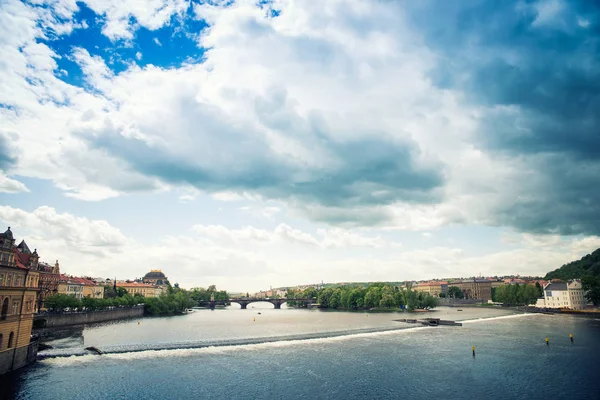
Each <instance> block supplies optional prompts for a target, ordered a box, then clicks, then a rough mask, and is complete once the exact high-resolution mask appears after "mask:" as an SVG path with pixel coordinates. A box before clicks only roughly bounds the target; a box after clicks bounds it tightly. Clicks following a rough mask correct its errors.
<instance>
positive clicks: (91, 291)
mask: <svg viewBox="0 0 600 400" xmlns="http://www.w3.org/2000/svg"><path fill="white" fill-rule="evenodd" d="M84 280H85V281H87V282H86V283H84V285H83V297H89V298H92V299H103V298H104V285H99V284H97V283H96V282H94V281H91V280H88V279H84Z"/></svg>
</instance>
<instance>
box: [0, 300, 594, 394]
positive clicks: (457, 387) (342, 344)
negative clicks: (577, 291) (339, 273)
mask: <svg viewBox="0 0 600 400" xmlns="http://www.w3.org/2000/svg"><path fill="white" fill-rule="evenodd" d="M252 306H254V308H250V307H251V306H249V308H248V310H240V309H236V308H235V305H234V306H232V307H231V308H228V309H222V310H214V311H210V310H197V311H195V312H193V313H190V314H188V315H184V316H177V317H169V318H143V319H140V320H130V321H119V322H115V323H109V324H100V325H96V326H90V327H85V328H84V329H83V330H81V329H80V330H74V331H73V332H72V335H71V336H68V337H64V338H62V339H57V340H55V341H53V342H51V343H50V344H51V345H52V346H53V347H54V348H53V349H50V350H46V351H43V352H41V353H40V355H41V356H42V357H45V358H43V359H41V360H40V361H39V362H38V363H36V364H35V365H33V366H31V367H29V368H26V369H24V370H21V371H20V372H19V373H17V374H15V375H14V376H13V377H12V378H11V379H8V380H3V381H2V390H1V391H0V393H2V395H4V396H5V397H8V398H23V399H38V398H39V399H42V398H43V399H71V398H77V399H104V398H118V399H130V398H131V399H154V398H162V399H184V398H199V399H205V398H206V399H209V398H212V399H267V398H268V399H288V400H289V399H397V398H403V397H406V398H411V399H431V398H440V397H451V398H461V399H483V398H496V399H512V398H518V399H545V400H547V399H600V390H599V388H600V386H599V385H598V383H599V382H600V368H599V367H600V364H599V363H598V360H600V320H599V319H597V318H582V317H577V316H564V315H560V316H558V315H555V316H553V315H541V314H536V315H531V314H514V313H513V312H511V311H508V310H499V309H485V308H464V309H463V310H464V311H457V309H456V308H444V307H441V308H439V309H438V310H437V311H435V312H433V313H430V314H428V315H427V316H431V317H438V318H442V319H451V320H456V321H458V320H462V321H463V326H461V327H446V326H440V327H422V326H416V325H414V324H407V323H403V322H397V321H395V320H396V319H400V318H406V317H408V318H411V317H415V314H412V315H411V314H402V313H365V312H356V313H350V312H331V311H322V310H297V309H282V310H274V309H272V307H273V306H272V305H270V304H262V303H256V304H253V305H252ZM416 316H417V317H422V316H421V315H416ZM570 333H572V334H573V335H574V338H575V339H574V342H573V343H571V341H570V340H569V334H570ZM546 337H548V338H549V339H550V344H549V345H546V344H545V340H544V339H545V338H546ZM87 346H95V347H98V348H99V349H101V350H103V351H105V352H107V353H106V354H104V355H101V356H99V355H91V354H89V352H88V351H86V350H84V348H85V347H87ZM471 346H475V347H476V356H475V357H473V356H472V353H471Z"/></svg>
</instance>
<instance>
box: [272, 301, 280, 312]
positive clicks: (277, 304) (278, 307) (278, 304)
mask: <svg viewBox="0 0 600 400" xmlns="http://www.w3.org/2000/svg"><path fill="white" fill-rule="evenodd" d="M273 305H274V306H275V309H276V310H281V303H280V302H273Z"/></svg>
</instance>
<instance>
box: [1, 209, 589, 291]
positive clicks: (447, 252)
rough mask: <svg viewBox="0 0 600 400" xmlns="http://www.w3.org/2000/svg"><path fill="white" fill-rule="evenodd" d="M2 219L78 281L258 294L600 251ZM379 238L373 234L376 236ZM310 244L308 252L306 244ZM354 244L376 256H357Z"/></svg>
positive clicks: (5, 212)
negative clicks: (149, 281) (160, 283)
mask: <svg viewBox="0 0 600 400" xmlns="http://www.w3.org/2000/svg"><path fill="white" fill-rule="evenodd" d="M0 221H2V223H3V224H4V225H6V226H10V227H11V230H12V231H13V234H14V235H15V236H16V239H17V240H18V241H20V240H21V238H24V239H25V240H26V241H27V243H28V245H29V246H30V247H31V248H37V249H38V253H39V254H40V256H41V258H42V260H45V261H48V262H53V261H54V260H55V259H58V260H59V262H60V264H61V270H62V271H63V272H65V273H70V274H74V275H92V276H104V277H112V276H117V277H118V278H123V279H125V278H136V277H141V276H143V274H145V273H146V272H147V271H148V270H149V269H154V268H161V269H163V271H164V272H165V273H166V274H167V275H168V276H169V278H170V279H171V281H173V282H179V283H180V284H181V285H182V286H183V287H193V286H208V285H210V284H213V283H214V284H217V285H218V286H219V287H222V288H226V289H228V290H232V291H253V290H259V289H261V288H265V287H266V286H268V285H272V286H274V287H276V286H283V285H296V284H300V283H316V282H320V281H321V280H324V281H326V282H346V281H377V280H387V281H396V280H413V279H428V278H434V277H438V278H439V277H460V276H464V277H468V276H473V275H476V274H478V273H481V274H482V275H484V276H490V275H496V274H513V273H514V274H521V275H525V274H533V275H544V274H545V273H546V272H548V271H550V270H552V269H555V268H558V267H559V266H560V265H562V264H563V263H566V262H569V261H572V260H574V259H578V258H580V257H582V256H583V255H585V254H587V253H589V252H591V251H592V250H594V249H595V248H596V247H598V246H600V238H598V237H590V238H574V239H571V240H566V239H563V240H561V241H560V243H555V244H554V245H553V246H541V247H540V246H539V243H537V242H535V241H534V242H531V241H530V239H529V238H524V237H523V238H522V242H520V243H519V247H518V248H516V249H515V250H507V251H500V252H490V253H487V254H483V255H478V256H475V255H471V254H469V253H468V252H466V251H465V250H463V249H461V248H460V247H453V248H450V247H439V246H432V247H428V248H423V249H407V248H404V247H401V246H398V245H397V244H396V243H394V242H389V241H386V240H384V239H382V238H381V237H380V236H366V235H359V234H358V233H356V232H345V231H342V230H333V231H327V232H324V231H321V232H319V233H318V234H317V235H311V234H309V233H306V232H302V231H300V230H297V229H293V228H291V227H290V226H287V225H284V224H281V225H279V226H277V227H276V228H275V229H273V230H270V231H268V230H264V229H258V228H255V227H251V226H247V227H244V228H240V229H228V228H225V227H223V226H219V225H195V226H194V227H193V234H191V235H166V236H157V237H155V238H154V240H153V241H152V242H150V243H141V242H139V241H136V240H134V239H132V238H129V237H127V236H125V235H124V234H123V233H122V232H121V230H120V229H119V228H117V227H114V226H112V225H110V224H109V223H108V222H106V221H102V220H92V219H89V218H84V217H79V216H76V215H73V214H69V213H59V212H57V211H56V210H55V209H54V208H51V207H47V206H43V207H39V208H37V209H35V210H33V211H32V212H28V211H25V210H22V209H18V208H13V207H9V206H0ZM370 233H373V232H370ZM307 246H308V247H307ZM358 248H362V249H372V250H373V251H361V252H356V251H355V250H356V249H358Z"/></svg>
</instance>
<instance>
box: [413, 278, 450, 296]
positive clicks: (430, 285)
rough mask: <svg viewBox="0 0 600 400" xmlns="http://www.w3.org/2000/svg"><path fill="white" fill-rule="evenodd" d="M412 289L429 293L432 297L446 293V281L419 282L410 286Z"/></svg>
mask: <svg viewBox="0 0 600 400" xmlns="http://www.w3.org/2000/svg"><path fill="white" fill-rule="evenodd" d="M412 289H413V290H415V291H417V292H423V293H427V294H430V295H432V296H433V297H440V294H441V293H448V282H438V281H431V282H421V283H418V284H416V285H414V286H412Z"/></svg>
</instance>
